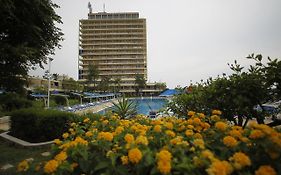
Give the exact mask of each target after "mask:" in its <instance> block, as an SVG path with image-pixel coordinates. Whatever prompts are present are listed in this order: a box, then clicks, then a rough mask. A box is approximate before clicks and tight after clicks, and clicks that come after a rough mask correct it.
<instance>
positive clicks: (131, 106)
mask: <svg viewBox="0 0 281 175" xmlns="http://www.w3.org/2000/svg"><path fill="white" fill-rule="evenodd" d="M113 104H114V107H113V110H112V112H113V113H116V114H118V115H119V116H120V117H121V118H130V117H132V116H134V115H135V114H136V113H137V109H136V104H135V103H134V102H133V101H129V100H128V99H126V98H125V97H123V98H122V99H118V101H117V103H114V102H113Z"/></svg>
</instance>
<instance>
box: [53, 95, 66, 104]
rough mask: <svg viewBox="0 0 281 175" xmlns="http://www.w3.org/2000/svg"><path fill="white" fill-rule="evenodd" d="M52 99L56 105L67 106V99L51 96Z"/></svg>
mask: <svg viewBox="0 0 281 175" xmlns="http://www.w3.org/2000/svg"><path fill="white" fill-rule="evenodd" d="M53 99H54V100H55V103H56V104H57V105H67V99H66V97H64V96H60V95H55V96H53Z"/></svg>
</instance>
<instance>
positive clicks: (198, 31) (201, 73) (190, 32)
mask: <svg viewBox="0 0 281 175" xmlns="http://www.w3.org/2000/svg"><path fill="white" fill-rule="evenodd" d="M53 2H55V3H56V4H58V5H59V6H60V9H57V10H56V11H57V13H58V15H60V16H61V17H62V21H63V24H62V25H59V27H60V28H61V29H62V31H63V33H64V34H65V35H64V38H65V40H64V41H63V42H61V45H62V48H61V49H60V50H56V52H55V55H54V56H53V57H54V61H53V62H52V70H51V73H59V74H68V75H69V76H71V77H73V78H75V79H77V74H78V73H77V72H78V61H77V59H78V58H77V57H78V56H77V55H78V29H79V19H86V18H87V13H88V8H87V5H88V2H91V4H92V8H93V12H101V11H103V4H105V11H106V12H139V13H140V17H141V18H146V20H147V48H148V80H149V81H150V82H154V81H157V82H159V81H161V82H166V83H167V85H168V87H169V88H174V87H175V86H177V85H180V86H182V87H183V86H186V85H189V84H190V82H191V80H192V82H193V83H195V82H197V81H200V80H201V79H203V80H206V79H207V78H208V77H216V76H217V75H221V74H222V73H227V74H229V73H230V72H231V71H230V69H229V67H228V66H227V63H232V62H233V61H234V60H235V59H236V60H238V62H240V63H241V64H243V65H249V64H250V63H253V62H251V61H249V60H247V59H246V58H245V57H246V56H247V55H248V54H250V53H261V54H262V55H263V56H270V57H272V58H281V1H280V0H53ZM42 72H43V71H40V70H39V71H38V70H37V71H36V73H33V74H37V75H42Z"/></svg>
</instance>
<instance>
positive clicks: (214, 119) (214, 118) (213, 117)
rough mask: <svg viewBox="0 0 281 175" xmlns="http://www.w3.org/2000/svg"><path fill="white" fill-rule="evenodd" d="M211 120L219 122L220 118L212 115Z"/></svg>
mask: <svg viewBox="0 0 281 175" xmlns="http://www.w3.org/2000/svg"><path fill="white" fill-rule="evenodd" d="M211 120H213V121H215V122H216V121H219V120H220V117H219V116H217V115H212V116H211Z"/></svg>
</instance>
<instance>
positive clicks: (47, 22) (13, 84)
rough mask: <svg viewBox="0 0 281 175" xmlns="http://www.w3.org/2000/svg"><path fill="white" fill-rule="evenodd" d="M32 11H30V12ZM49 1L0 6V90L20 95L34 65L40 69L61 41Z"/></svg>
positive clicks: (25, 0) (13, 0)
mask: <svg viewBox="0 0 281 175" xmlns="http://www.w3.org/2000/svg"><path fill="white" fill-rule="evenodd" d="M31 7H32V8H31ZM55 8H58V6H57V5H56V4H53V3H52V2H51V1H50V0H22V1H17V0H6V1H1V6H0V18H1V23H0V53H1V55H0V82H1V84H0V87H1V88H3V89H5V90H6V91H16V92H20V91H22V89H23V85H24V84H25V83H26V76H27V73H28V71H29V70H30V69H31V68H35V66H36V65H40V67H43V63H46V61H47V59H48V56H49V55H51V54H53V52H54V50H55V48H56V47H59V46H60V45H59V44H58V43H59V41H61V40H62V33H61V32H60V29H59V28H57V27H56V26H55V23H61V20H60V17H59V16H58V15H57V14H56V13H55V10H54V9H55Z"/></svg>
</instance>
